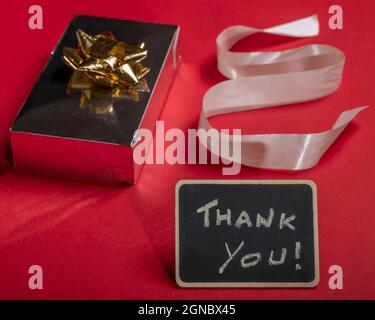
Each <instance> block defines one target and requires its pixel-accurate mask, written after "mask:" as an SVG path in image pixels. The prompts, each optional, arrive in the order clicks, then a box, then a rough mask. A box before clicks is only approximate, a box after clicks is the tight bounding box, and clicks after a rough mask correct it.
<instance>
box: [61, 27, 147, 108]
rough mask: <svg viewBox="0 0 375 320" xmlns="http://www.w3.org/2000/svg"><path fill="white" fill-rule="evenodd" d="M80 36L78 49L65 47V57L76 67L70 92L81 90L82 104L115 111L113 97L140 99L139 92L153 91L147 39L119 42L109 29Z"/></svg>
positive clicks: (68, 64) (64, 59)
mask: <svg viewBox="0 0 375 320" xmlns="http://www.w3.org/2000/svg"><path fill="white" fill-rule="evenodd" d="M76 35H77V39H78V48H68V47H65V48H64V49H63V57H62V58H63V61H64V62H65V64H66V65H67V66H69V67H70V68H72V69H73V70H74V72H73V75H72V77H71V78H70V81H69V83H68V88H67V93H72V92H81V102H80V104H81V106H87V105H90V107H92V109H93V110H94V111H95V112H98V113H104V112H108V111H112V110H113V107H112V101H113V98H119V99H132V100H134V101H138V100H139V92H149V91H150V89H149V87H148V85H147V81H146V79H144V76H145V75H146V74H147V73H148V72H149V71H150V68H147V67H145V66H143V65H142V64H141V61H142V60H143V59H145V58H146V57H147V50H146V49H145V44H144V43H143V42H142V43H136V44H132V43H125V42H121V41H117V40H116V39H115V37H114V36H113V35H112V34H111V33H109V32H107V33H101V34H98V35H96V36H91V35H89V34H87V33H85V32H83V31H82V30H78V31H77V32H76Z"/></svg>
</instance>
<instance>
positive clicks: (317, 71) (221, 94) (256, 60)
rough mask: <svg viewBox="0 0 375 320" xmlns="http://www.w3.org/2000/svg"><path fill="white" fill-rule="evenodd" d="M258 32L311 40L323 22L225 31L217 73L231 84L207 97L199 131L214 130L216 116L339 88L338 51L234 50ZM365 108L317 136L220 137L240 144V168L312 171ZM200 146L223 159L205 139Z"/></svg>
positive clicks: (307, 98) (314, 48) (219, 43)
mask: <svg viewBox="0 0 375 320" xmlns="http://www.w3.org/2000/svg"><path fill="white" fill-rule="evenodd" d="M255 33H268V34H274V35H281V36H288V37H295V38H302V37H312V36H316V35H318V34H319V21H318V18H317V16H310V17H307V18H304V19H300V20H296V21H293V22H290V23H286V24H283V25H279V26H276V27H272V28H268V29H264V30H261V29H256V28H252V27H247V26H232V27H229V28H227V29H225V30H224V31H222V32H221V33H220V34H219V36H218V37H217V39H216V45H217V54H218V69H219V71H220V72H221V73H222V74H223V75H224V76H226V77H228V78H230V79H231V80H226V81H223V82H221V83H219V84H217V85H215V86H213V87H211V88H210V89H209V90H208V91H207V92H206V94H205V96H204V98H203V106H202V111H201V115H200V121H199V128H201V129H205V130H210V129H213V130H216V129H214V128H212V126H211V125H210V123H209V121H208V118H209V117H212V116H215V115H219V114H225V113H231V112H238V111H244V110H255V109H261V108H267V107H274V106H280V105H286V104H293V103H300V102H306V101H311V100H315V99H319V98H322V97H325V96H327V95H330V94H332V93H333V92H334V91H336V90H337V89H338V87H339V86H340V83H341V78H342V72H343V67H344V62H345V55H344V53H343V52H341V51H340V50H339V49H337V48H335V47H332V46H328V45H317V44H312V45H305V46H302V47H299V48H295V49H291V50H286V51H281V52H233V51H230V49H231V48H232V47H233V45H234V44H235V43H236V42H238V41H239V40H241V39H243V38H245V37H247V36H249V35H252V34H255ZM365 108H367V107H359V108H355V109H351V110H348V111H345V112H343V113H341V115H340V116H339V117H338V119H337V120H336V122H335V124H334V125H333V126H332V128H331V129H328V130H326V131H322V132H318V133H306V134H251V135H241V136H236V135H227V134H223V133H219V134H220V137H221V139H226V140H227V141H229V144H233V143H234V141H240V143H241V159H240V160H241V164H244V165H247V166H251V167H257V168H264V169H278V170H303V169H309V168H311V167H313V166H315V165H317V164H318V162H319V160H320V158H321V157H322V156H323V154H324V153H325V152H326V151H327V150H328V148H329V147H330V146H331V145H332V143H333V142H334V141H335V140H336V138H337V137H338V136H339V135H340V134H341V132H342V131H343V130H344V129H345V127H346V126H347V125H348V124H349V122H350V121H351V120H352V119H353V118H354V117H355V116H356V115H357V114H358V113H359V112H361V111H362V110H363V109H365ZM200 142H201V143H202V144H203V145H204V146H205V147H206V148H208V149H209V150H210V151H211V152H213V153H214V154H215V155H216V156H220V154H217V149H215V148H211V145H210V143H209V142H208V141H207V139H206V140H204V139H200ZM224 160H229V161H230V159H224Z"/></svg>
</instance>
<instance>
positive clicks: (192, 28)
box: [0, 0, 375, 299]
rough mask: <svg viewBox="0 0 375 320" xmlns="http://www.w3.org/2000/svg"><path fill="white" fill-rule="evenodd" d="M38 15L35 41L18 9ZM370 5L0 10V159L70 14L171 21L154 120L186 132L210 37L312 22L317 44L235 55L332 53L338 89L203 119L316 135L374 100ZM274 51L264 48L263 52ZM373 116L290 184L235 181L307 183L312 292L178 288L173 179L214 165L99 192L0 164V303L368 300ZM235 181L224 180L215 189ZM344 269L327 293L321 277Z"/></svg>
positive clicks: (46, 5) (208, 65) (209, 69)
mask: <svg viewBox="0 0 375 320" xmlns="http://www.w3.org/2000/svg"><path fill="white" fill-rule="evenodd" d="M32 4H40V5H42V7H43V9H44V29H43V30H35V31H33V30H30V29H29V28H28V17H29V15H28V8H29V6H30V5H32ZM332 4H340V5H342V6H343V9H344V30H341V31H340V30H336V31H333V30H330V29H329V28H328V18H329V14H328V8H329V6H330V5H332ZM374 9H375V5H374V3H373V1H372V0H358V1H352V0H347V1H343V0H342V1H334V2H331V1H313V0H306V1H300V0H288V1H276V0H275V1H272V0H262V1H254V0H231V1H226V0H224V1H218V0H215V1H213V0H212V1H186V0H184V1H180V0H170V1H163V0H159V1H150V0H149V1H143V0H142V1H141V0H139V1H124V0H121V1H120V0H119V1H114V0H105V1H102V0H90V1H76V0H65V1H59V2H57V1H46V0H39V1H11V0H7V1H5V0H4V1H2V3H1V8H0V23H1V27H2V32H1V38H2V39H1V40H2V45H1V60H0V61H1V64H0V66H1V71H2V72H1V76H0V108H1V113H0V151H1V152H2V153H3V154H5V155H6V156H7V157H8V158H9V137H8V127H9V126H10V124H11V122H12V121H13V119H14V117H15V115H16V113H17V111H18V109H19V108H20V106H21V105H22V102H23V101H24V99H25V98H26V97H27V95H28V93H29V92H30V90H31V88H32V86H33V84H34V82H35V81H36V79H37V78H38V76H39V74H40V72H41V70H42V68H43V66H44V64H45V63H46V61H47V59H48V56H49V53H50V51H51V50H52V49H53V47H54V46H55V44H56V42H57V40H58V39H59V37H60V36H61V33H62V31H63V30H64V28H65V27H66V25H67V24H68V23H69V21H70V19H71V18H72V17H73V15H75V14H91V15H101V16H111V17H116V18H124V19H136V20H146V21H154V22H164V23H174V24H179V25H180V26H181V30H182V31H181V37H180V52H181V54H182V57H183V60H182V64H181V67H180V69H179V72H178V76H177V79H176V81H175V83H174V86H173V88H172V92H171V95H170V97H169V99H168V102H167V104H166V107H165V110H164V113H163V115H162V119H163V120H165V122H166V128H172V127H173V128H174V127H178V128H182V129H184V130H185V131H186V130H187V129H188V128H195V127H196V126H197V120H198V115H199V112H200V107H201V100H202V96H203V94H204V92H205V91H206V90H207V89H208V88H209V87H210V86H212V85H213V84H215V83H217V82H219V81H221V80H222V79H223V77H222V76H221V75H219V73H218V71H217V70H216V66H215V53H216V51H215V38H216V36H217V34H218V33H219V32H220V31H221V30H222V29H224V28H225V27H227V26H229V25H233V24H247V25H251V26H255V27H269V26H272V25H276V24H280V23H283V22H287V21H291V20H294V19H297V18H301V17H305V16H308V15H311V14H315V13H317V14H318V15H319V18H320V21H321V35H320V36H319V37H317V38H316V39H310V40H298V41H286V39H283V38H277V37H271V36H270V37H268V36H259V37H258V36H254V37H253V38H250V39H249V40H244V41H243V42H242V43H241V44H240V45H239V46H238V48H237V49H238V50H245V49H246V50H259V49H262V50H268V49H275V48H277V49H279V48H281V49H283V48H288V47H290V46H297V45H301V44H305V43H310V42H314V43H327V44H331V45H335V46H337V47H338V48H340V49H342V50H343V51H344V52H345V53H346V54H347V64H346V69H345V74H344V81H343V84H342V87H341V88H340V89H339V91H338V92H336V93H335V94H334V95H332V96H330V97H327V98H325V99H322V100H319V101H316V102H312V103H305V104H303V105H301V106H300V107H297V106H285V107H280V108H274V109H268V110H259V111H256V112H245V113H240V114H237V115H232V116H221V117H217V118H216V119H214V121H213V122H214V124H215V125H216V126H218V127H228V126H229V127H233V126H234V124H236V126H238V127H241V128H243V129H244V130H245V131H247V132H252V133H255V132H258V133H259V132H309V131H311V132H314V131H319V130H324V129H328V128H329V127H330V126H331V125H332V124H333V122H334V120H335V118H336V117H337V116H338V114H339V113H340V112H341V111H343V110H347V109H350V108H352V107H356V106H360V105H367V104H369V105H371V104H373V102H374V98H375V91H374V90H373V80H374V62H373V59H374V54H375V41H374V39H373V30H374V22H373V21H374V20H375V14H373V12H374V11H373V10H374ZM271 43H273V44H275V43H276V44H277V45H276V47H271V46H270V44H271ZM374 110H375V109H374V108H373V107H372V108H369V109H367V110H366V111H364V112H363V113H362V114H360V115H359V116H358V117H357V118H356V119H355V121H354V123H353V124H351V125H350V126H349V127H348V128H347V130H346V131H345V132H344V133H343V135H342V136H341V137H340V138H339V139H338V140H337V141H336V143H335V144H334V145H333V147H332V148H331V149H330V150H329V151H328V152H327V154H326V155H325V156H324V157H323V159H322V160H321V162H320V164H319V165H318V166H317V167H316V168H313V169H311V170H308V171H304V172H299V173H280V172H271V171H265V170H257V169H253V168H245V167H243V168H242V170H241V173H240V175H238V176H236V177H234V178H238V179H312V180H314V181H315V182H316V184H317V186H318V203H319V204H318V209H319V242H320V267H321V281H320V284H319V285H318V287H317V288H315V289H181V288H179V287H177V285H176V284H175V282H174V188H175V184H176V182H177V181H178V180H180V179H219V178H223V177H222V176H221V167H220V166H213V165H212V166H207V165H206V166H202V165H176V166H169V165H148V166H146V167H145V168H144V170H143V172H142V174H141V177H140V179H139V181H138V184H137V185H136V186H125V187H107V186H99V185H92V184H91V185H90V184H82V183H75V182H70V181H62V180H54V179H48V178H42V177H33V176H26V175H19V174H15V173H13V172H11V171H7V170H6V166H5V164H4V161H3V159H1V158H2V157H0V167H1V168H2V169H0V171H2V172H1V174H0V298H31V299H38V298H72V299H75V298H120V299H126V298H128V299H129V298H134V299H141V298H148V299H158V298H162V299H187V298H194V299H219V298H220V299H261V298H271V299H276V298H278V299H289V298H296V299H312V298H319V299H321V298H325V299H326V298H327V299H331V298H337V299H342V298H354V299H356V298H375V294H374V292H375V279H374V277H375V276H374V274H373V272H375V254H374V252H375V250H374V249H375V237H374V230H375V214H374V207H375V206H374V203H373V201H374V187H375V179H374V178H375V170H374V158H375V152H374V147H373V139H374V137H375V135H374V133H375V126H374V125H373V121H374V120H375V118H374V116H375V111H374ZM224 178H233V177H224ZM32 264H38V265H41V266H42V267H43V270H44V289H43V290H35V291H32V290H30V289H28V277H29V275H28V268H29V266H30V265H32ZM333 264H339V265H341V266H342V268H343V270H344V289H343V290H335V291H333V290H330V289H329V287H328V279H329V274H328V269H329V266H331V265H333Z"/></svg>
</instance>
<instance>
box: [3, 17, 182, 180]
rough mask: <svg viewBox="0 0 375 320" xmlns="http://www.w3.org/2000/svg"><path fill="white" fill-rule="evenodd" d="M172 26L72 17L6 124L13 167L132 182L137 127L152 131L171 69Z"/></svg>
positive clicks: (175, 28)
mask: <svg viewBox="0 0 375 320" xmlns="http://www.w3.org/2000/svg"><path fill="white" fill-rule="evenodd" d="M178 33H179V27H178V26H174V25H165V24H157V23H145V22H137V21H127V20H118V19H110V18H100V17H90V16H76V17H75V18H74V19H73V20H72V21H71V23H70V24H69V26H68V27H67V29H66V30H65V32H64V34H63V36H62V38H61V40H60V41H59V43H58V44H57V46H56V48H55V50H53V52H52V54H51V58H50V59H49V62H48V63H47V65H46V67H45V68H44V71H43V73H42V75H41V76H40V78H39V79H38V81H37V83H36V84H35V86H34V88H33V90H32V92H31V94H30V95H29V97H28V98H27V100H26V101H25V103H24V105H23V107H22V108H21V110H20V112H19V114H18V115H17V118H16V120H15V122H14V124H13V125H12V127H11V129H10V137H11V146H12V153H13V161H14V166H15V169H16V170H18V171H22V172H28V173H34V174H48V175H53V176H59V177H64V178H74V179H80V180H82V179H84V180H94V181H101V182H110V183H123V182H125V183H135V181H136V180H137V177H138V175H139V173H140V170H141V167H142V166H141V165H140V164H137V163H135V162H134V160H133V151H134V148H135V146H136V145H137V143H139V140H140V139H139V137H138V136H137V132H139V129H140V128H142V129H148V130H150V131H151V132H154V129H155V123H156V121H157V120H158V118H159V116H160V114H161V111H162V108H163V104H164V102H165V100H166V97H167V95H168V91H169V89H170V87H171V84H172V82H173V79H174V75H175V72H176V67H177V53H176V48H177V40H178ZM124 53H125V54H124ZM108 68H109V69H110V70H111V71H108ZM93 69H94V70H93ZM103 92H104V93H103ZM108 92H110V93H111V95H110V96H109V95H108Z"/></svg>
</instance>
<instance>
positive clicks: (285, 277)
mask: <svg viewBox="0 0 375 320" xmlns="http://www.w3.org/2000/svg"><path fill="white" fill-rule="evenodd" d="M176 281H177V283H178V284H179V285H180V286H182V287H314V286H316V285H317V284H318V282H319V263H318V230H317V200H316V187H315V184H314V183H313V182H312V181H300V180H283V181H256V180H254V181H252V180H205V181H199V180H198V181H190V180H185V181H180V182H179V183H178V184H177V186H176Z"/></svg>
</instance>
